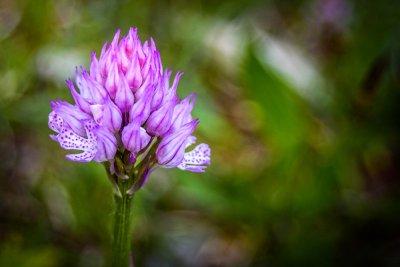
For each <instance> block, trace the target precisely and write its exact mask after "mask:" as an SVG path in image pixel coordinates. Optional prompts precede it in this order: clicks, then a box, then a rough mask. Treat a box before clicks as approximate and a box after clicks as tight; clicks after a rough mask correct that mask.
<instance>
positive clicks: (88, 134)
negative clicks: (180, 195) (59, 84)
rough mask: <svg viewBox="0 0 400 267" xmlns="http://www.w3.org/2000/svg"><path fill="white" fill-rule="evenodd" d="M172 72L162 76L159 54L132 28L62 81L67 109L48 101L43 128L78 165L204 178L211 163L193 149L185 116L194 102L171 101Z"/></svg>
mask: <svg viewBox="0 0 400 267" xmlns="http://www.w3.org/2000/svg"><path fill="white" fill-rule="evenodd" d="M171 74H172V72H171V71H170V70H163V67H162V63H161V58H160V53H159V51H158V50H157V48H156V46H155V43H154V41H153V40H152V39H150V40H148V41H145V42H144V43H142V42H141V41H140V39H139V37H138V34H137V29H135V28H131V29H130V30H129V32H128V34H127V35H126V36H124V37H122V38H120V32H119V31H117V33H116V34H115V36H114V39H113V40H112V42H111V43H110V44H107V43H106V44H105V45H104V46H103V48H102V50H101V54H100V56H99V57H98V58H97V57H96V54H95V53H94V52H93V53H92V54H91V64H90V69H89V71H87V70H86V69H84V68H83V67H80V68H77V70H76V78H75V83H74V82H73V81H71V80H67V82H66V83H67V86H68V88H69V90H70V91H71V95H72V97H73V99H74V102H75V103H74V104H70V103H68V102H65V101H61V100H58V101H53V102H52V103H51V109H52V111H51V113H50V114H49V127H50V129H52V130H53V131H54V132H55V134H53V135H51V138H52V139H53V140H55V141H57V142H58V143H59V144H60V146H61V147H62V148H64V149H67V150H78V151H79V152H78V153H76V154H69V155H67V156H66V157H67V158H68V159H69V160H72V161H78V162H89V161H96V162H109V163H110V165H111V168H113V166H114V164H116V162H117V163H118V162H122V164H123V165H131V166H133V168H135V166H138V165H143V162H144V163H145V164H146V165H147V166H148V167H147V169H146V170H145V172H146V173H149V172H150V171H151V168H152V167H154V166H157V165H159V166H163V167H166V168H173V167H178V168H180V169H182V170H188V171H192V172H203V171H204V170H205V168H206V167H207V166H208V165H209V164H210V148H209V147H208V145H207V144H200V145H198V146H196V147H195V148H194V149H193V150H192V151H190V152H185V150H186V148H187V147H189V146H190V145H192V144H194V143H195V140H196V138H195V137H194V136H193V135H192V134H193V132H194V130H195V129H196V127H197V126H198V124H199V121H198V119H194V118H193V117H192V115H191V112H192V109H193V106H194V103H195V100H196V96H195V94H191V95H189V96H187V97H186V98H184V99H180V98H179V97H178V95H177V92H176V90H177V86H178V83H179V80H180V78H181V76H182V73H177V74H176V75H175V77H174V79H173V82H172V85H171V82H170V79H171Z"/></svg>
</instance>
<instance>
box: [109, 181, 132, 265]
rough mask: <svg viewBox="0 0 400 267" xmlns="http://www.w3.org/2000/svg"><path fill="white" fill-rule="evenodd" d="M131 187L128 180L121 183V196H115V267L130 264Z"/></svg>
mask: <svg viewBox="0 0 400 267" xmlns="http://www.w3.org/2000/svg"><path fill="white" fill-rule="evenodd" d="M129 187H130V185H129V182H128V181H127V180H120V181H119V189H120V192H121V196H118V195H115V196H114V198H115V204H116V210H115V221H114V240H113V255H112V266H113V267H127V266H129V263H130V250H131V207H132V202H133V201H132V200H133V195H131V194H129V193H128V192H127V191H128V189H129Z"/></svg>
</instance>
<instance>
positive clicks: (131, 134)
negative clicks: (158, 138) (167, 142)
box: [122, 122, 151, 153]
mask: <svg viewBox="0 0 400 267" xmlns="http://www.w3.org/2000/svg"><path fill="white" fill-rule="evenodd" d="M150 139H151V137H150V135H148V134H147V132H146V130H145V129H144V128H142V127H140V125H139V124H138V123H135V122H133V123H129V124H128V125H127V126H125V128H124V129H123V130H122V143H123V144H124V147H125V148H126V149H128V150H129V151H131V152H133V153H137V152H139V151H140V150H142V149H143V148H145V147H146V146H147V145H148V143H149V142H150Z"/></svg>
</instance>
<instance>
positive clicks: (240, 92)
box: [0, 0, 400, 267]
mask: <svg viewBox="0 0 400 267" xmlns="http://www.w3.org/2000/svg"><path fill="white" fill-rule="evenodd" d="M399 22H400V1H389V0H381V1H361V0H360V1H346V0H311V1H303V0H295V1H288V0H287V1H246V0H238V1H200V0H192V1H154V0H153V1H104V2H103V1H66V0H60V1H45V0H31V1H29V0H26V1H22V0H20V1H12V0H2V1H0V176H1V177H0V266H7V267H8V266H29V267H36V266H44V267H51V266H104V264H105V262H106V259H107V257H108V253H109V251H110V241H111V235H110V233H111V222H112V216H113V199H112V188H111V186H110V184H109V182H108V180H107V178H106V175H105V173H104V170H103V168H102V166H101V165H98V164H94V163H91V164H77V163H72V162H69V161H66V160H65V159H64V155H65V154H66V152H65V151H62V149H60V148H59V147H58V145H57V144H56V143H54V142H52V141H51V140H50V139H49V137H48V135H49V134H50V130H49V129H48V127H47V115H48V113H49V111H50V107H49V101H50V100H51V99H55V98H63V99H68V100H71V97H70V96H69V94H68V90H67V89H66V87H65V85H64V80H65V79H66V78H68V77H71V76H72V75H73V73H74V67H75V66H76V65H85V66H87V65H88V60H89V53H90V52H91V51H92V50H95V51H97V52H99V50H100V49H101V46H102V45H103V43H104V42H105V41H108V40H110V39H112V37H113V34H114V31H115V30H116V29H117V28H120V29H121V30H122V31H123V32H124V33H126V31H127V29H128V28H129V26H137V27H138V28H139V32H140V35H141V37H142V39H147V38H149V37H150V36H152V37H153V38H154V39H155V40H156V43H157V46H158V48H159V49H160V51H161V54H162V58H163V63H164V66H167V67H170V68H172V69H173V70H174V71H177V70H182V71H184V72H185V75H184V77H183V80H182V82H181V84H180V87H179V92H180V94H181V96H184V95H187V94H188V93H189V92H191V91H195V92H197V93H198V95H199V100H198V103H197V105H196V109H195V111H194V113H195V115H196V116H197V117H199V118H200V120H201V124H200V127H199V129H198V131H197V135H198V137H199V140H200V141H202V142H207V143H209V144H210V146H211V147H212V165H211V166H210V168H209V169H208V170H207V172H206V173H205V174H201V175H199V174H192V173H185V172H182V171H180V170H175V169H174V170H165V169H159V170H157V171H156V172H155V173H154V174H153V176H152V177H151V179H150V181H149V182H148V184H147V185H146V186H145V187H144V188H143V190H141V191H140V192H139V193H138V194H137V195H136V198H135V202H134V234H133V254H134V259H135V262H136V266H400V229H399V227H400V119H399V118H400V105H399V103H400V28H399V26H400V23H399Z"/></svg>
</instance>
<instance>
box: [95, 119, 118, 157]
mask: <svg viewBox="0 0 400 267" xmlns="http://www.w3.org/2000/svg"><path fill="white" fill-rule="evenodd" d="M94 134H95V135H96V139H97V152H96V155H95V157H94V160H95V161H97V162H103V161H107V160H112V159H114V156H115V153H116V152H117V139H116V138H115V136H114V134H113V133H112V132H111V131H110V130H108V129H107V128H105V127H96V128H95V129H94Z"/></svg>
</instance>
